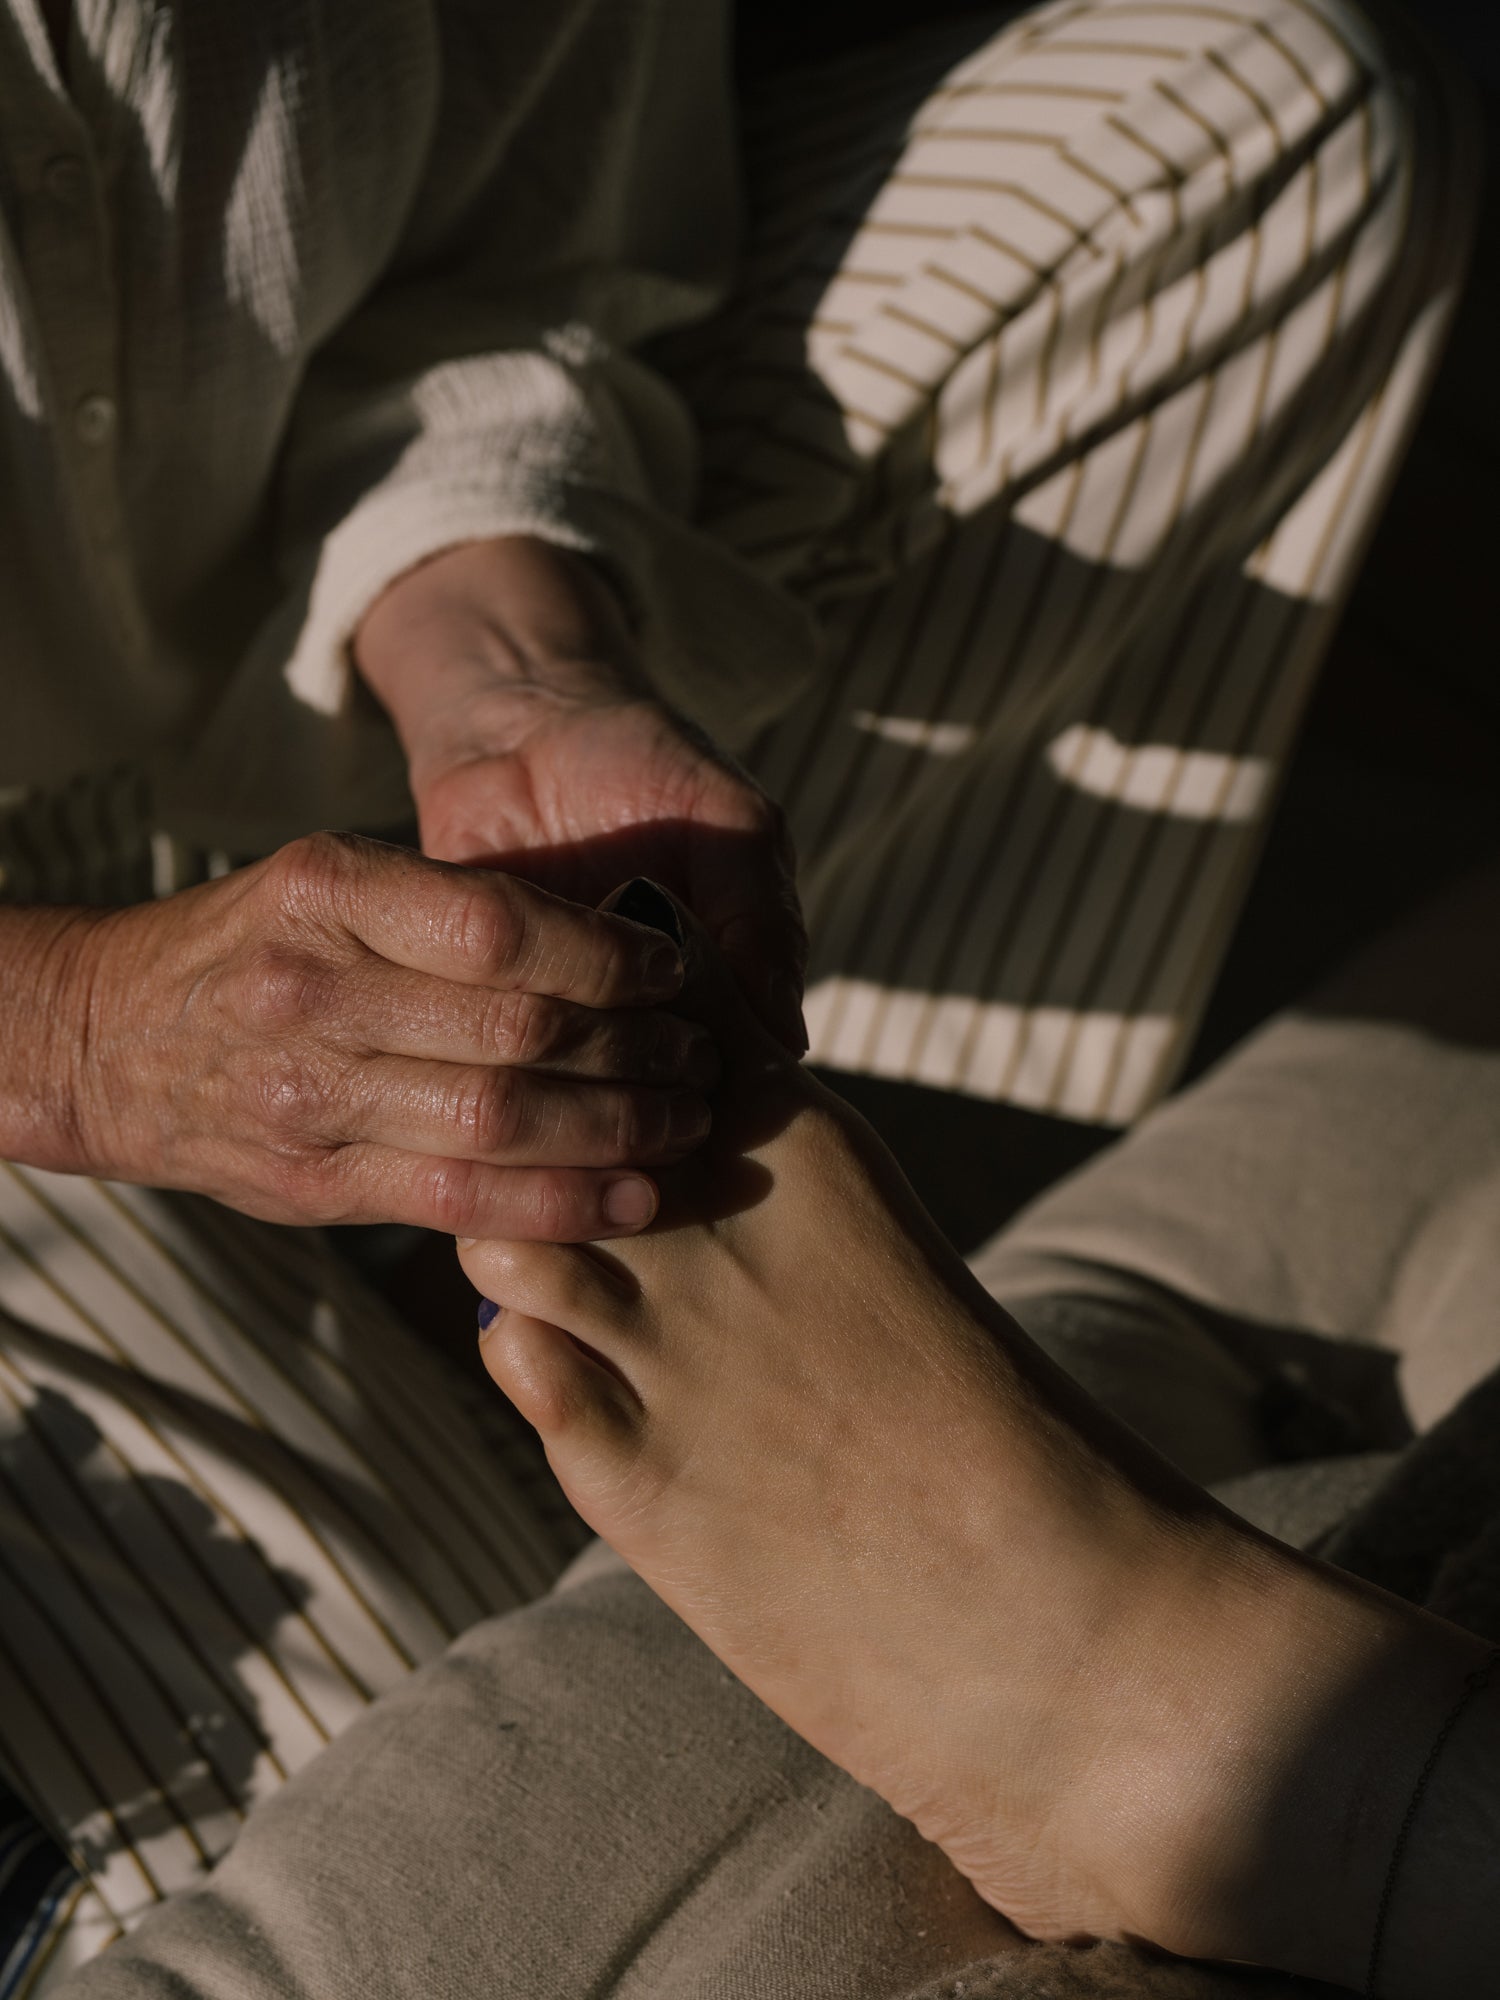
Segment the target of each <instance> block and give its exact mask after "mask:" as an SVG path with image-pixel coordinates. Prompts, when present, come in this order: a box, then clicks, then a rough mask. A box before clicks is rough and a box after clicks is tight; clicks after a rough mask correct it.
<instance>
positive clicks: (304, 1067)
mask: <svg viewBox="0 0 1500 2000" xmlns="http://www.w3.org/2000/svg"><path fill="white" fill-rule="evenodd" d="M249 1089H250V1099H251V1103H252V1106H253V1108H254V1112H255V1115H256V1117H257V1119H258V1121H259V1124H260V1127H261V1129H262V1130H263V1131H265V1132H268V1133H270V1134H272V1135H273V1136H274V1137H279V1138H281V1139H284V1140H288V1141H292V1140H308V1139H311V1138H314V1137H315V1136H316V1135H318V1134H319V1133H320V1132H321V1131H322V1130H323V1128H324V1126H325V1125H326V1123H327V1114H328V1109H329V1095H330V1093H329V1087H328V1079H327V1078H326V1077H325V1076H323V1075H322V1074H320V1073H319V1071H318V1070H317V1069H316V1068H315V1067H314V1066H313V1065H312V1064H310V1063H306V1062H301V1061H299V1060H298V1059H297V1058H296V1057H294V1056H290V1055H283V1056H280V1057H278V1058H274V1059H273V1060H271V1061H269V1062H263V1063H257V1064H255V1065H253V1066H252V1070H251V1075H250V1079H249Z"/></svg>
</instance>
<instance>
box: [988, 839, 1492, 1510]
mask: <svg viewBox="0 0 1500 2000" xmlns="http://www.w3.org/2000/svg"><path fill="white" fill-rule="evenodd" d="M1497 918H1500V870H1491V871H1489V872H1487V873H1486V874H1484V875H1482V876H1480V877H1477V878H1475V879H1473V880H1471V881H1469V882H1467V883H1465V884H1462V885H1461V886H1460V887H1458V888H1457V889H1455V890H1454V891H1453V892H1452V893H1451V894H1450V895H1448V896H1447V897H1446V898H1444V899H1443V900H1442V901H1441V902H1440V903H1438V904H1437V905H1435V906H1434V907H1433V908H1432V909H1430V910H1428V911H1425V912H1423V913H1422V914H1421V915H1420V916H1418V917H1417V918H1416V919H1415V920H1414V921H1412V922H1411V923H1409V924H1407V925H1405V926H1403V927H1402V928H1401V929H1399V930H1398V931H1396V932H1395V933H1394V934H1393V935H1392V936H1390V937H1389V938H1387V939H1386V940H1384V941H1383V942H1381V943H1379V944H1377V945H1376V946H1374V947H1373V948H1372V949H1371V950H1370V951H1369V952H1367V953H1366V954H1364V955H1363V956H1362V957H1361V958H1360V959H1359V960H1357V961H1356V962H1355V963H1354V964H1353V965H1351V966H1350V967H1349V968H1348V969H1347V971H1345V972H1344V973H1342V974H1340V975H1339V976H1338V977H1337V978H1335V979H1334V980H1333V981H1332V982H1331V983H1330V984H1329V985H1328V986H1327V987H1325V988H1324V989H1323V990H1322V991H1320V992H1318V993H1316V994H1314V995H1313V996H1311V998H1310V999H1309V1000H1308V1002H1307V1003H1306V1004H1305V1005H1304V1006H1303V1007H1301V1008H1299V1009H1297V1010H1296V1011H1294V1012H1292V1013H1290V1014H1287V1015H1284V1016H1282V1017H1281V1018H1279V1019H1278V1020H1275V1021H1273V1022H1271V1023H1270V1024H1269V1025H1268V1026H1267V1027H1266V1028H1264V1029H1262V1030H1261V1031H1260V1032H1259V1033H1258V1034H1256V1035H1255V1036H1253V1037H1252V1038H1251V1039H1250V1041H1249V1042H1248V1043H1246V1044H1245V1045H1244V1046H1243V1047H1242V1048H1241V1049H1239V1050H1237V1051H1236V1052H1235V1053H1234V1054H1233V1055H1231V1056H1230V1057H1229V1058H1228V1059H1227V1060H1226V1061H1225V1062H1224V1063H1222V1064H1221V1065H1220V1066H1219V1068H1218V1069H1217V1070H1216V1071H1215V1072H1214V1073H1213V1074H1212V1075H1210V1076H1209V1077H1207V1078H1206V1079H1205V1080H1204V1081H1203V1082H1201V1083H1200V1084H1198V1085H1197V1086H1196V1087H1195V1088H1194V1089H1192V1090H1190V1091H1188V1092H1186V1093H1185V1094H1184V1095H1183V1096H1181V1097H1180V1098H1177V1099H1174V1100H1172V1101H1171V1102H1169V1103H1168V1104H1167V1105H1165V1106H1163V1107H1162V1108H1161V1109H1160V1110H1159V1111H1157V1112H1156V1113H1154V1114H1153V1115H1152V1116H1151V1117H1150V1118H1148V1119H1147V1120H1146V1121H1145V1122H1144V1124H1143V1125H1141V1126H1140V1128H1139V1129H1138V1130H1136V1131H1135V1132H1133V1133H1131V1134H1130V1135H1129V1136H1128V1137H1127V1138H1125V1139H1124V1140H1122V1141H1121V1142H1120V1144H1119V1145H1118V1146H1116V1147H1114V1148H1113V1149H1112V1150H1111V1151H1110V1152H1109V1153H1107V1154H1105V1155H1103V1156H1101V1157H1100V1158H1099V1159H1098V1160H1097V1161H1095V1162H1093V1163H1092V1164H1091V1165H1090V1166H1089V1167H1087V1168H1086V1169H1085V1170H1084V1171H1083V1172H1082V1173H1080V1174H1078V1175H1075V1176H1074V1177H1073V1178H1072V1179H1071V1180H1070V1181H1068V1182H1066V1183H1064V1184H1062V1185H1061V1186H1059V1187H1058V1188H1056V1189H1054V1190H1052V1191H1051V1192H1049V1193H1048V1194H1046V1195H1044V1196H1043V1197H1042V1198H1041V1200H1040V1201H1038V1202H1037V1203H1035V1204H1034V1205H1033V1207H1032V1208H1031V1209H1030V1210H1029V1211H1027V1212H1026V1213H1025V1214H1023V1215H1021V1216H1020V1217H1018V1218H1017V1220H1016V1221H1015V1222H1014V1223H1013V1224H1012V1225H1011V1226H1010V1227H1009V1228H1007V1229H1006V1230H1004V1231H1002V1233H1001V1234H1000V1236H999V1237H997V1238H996V1240H995V1241H994V1243H992V1244H991V1245H990V1246H989V1247H988V1248H987V1249H986V1250H985V1251H983V1252H982V1253H981V1254H980V1256H979V1257H978V1258H977V1259H976V1263H975V1268H976V1271H977V1273H978V1275H979V1277H980V1279H981V1281H982V1282H983V1283H984V1284H985V1285H986V1286H987V1287H988V1289H989V1290H990V1291H991V1292H993V1293H994V1294H995V1296H996V1297H998V1298H1000V1299H1001V1300H1003V1301H1004V1303H1005V1304H1006V1305H1007V1306H1008V1307H1010V1308H1011V1309H1012V1310H1013V1311H1014V1312H1015V1313H1016V1314H1017V1316H1018V1317H1019V1318H1020V1319H1021V1320H1022V1322H1023V1323H1024V1324H1028V1325H1029V1326H1031V1327H1033V1328H1034V1330H1035V1331H1036V1332H1037V1334H1038V1335H1039V1336H1040V1337H1042V1338H1043V1339H1044V1341H1047V1333H1046V1331H1045V1329H1044V1326H1043V1324H1042V1322H1043V1321H1044V1320H1046V1319H1048V1317H1049V1315H1050V1319H1051V1324H1052V1325H1053V1326H1054V1327H1055V1328H1056V1329H1057V1336H1056V1338H1055V1339H1053V1340H1051V1341H1048V1342H1047V1344H1049V1345H1050V1347H1051V1350H1052V1352H1053V1353H1054V1354H1055V1355H1056V1357H1057V1358H1058V1359H1059V1360H1060V1361H1061V1362H1062V1364H1063V1365H1064V1366H1065V1367H1069V1368H1070V1369H1071V1370H1072V1371H1073V1372H1075V1373H1076V1374H1078V1375H1079V1377H1080V1379H1081V1380H1083V1381H1084V1383H1085V1386H1086V1387H1088V1388H1089V1389H1090V1390H1091V1391H1092V1392H1093V1393H1096V1394H1098V1395H1100V1396H1101V1397H1102V1398H1103V1399H1104V1400H1105V1401H1106V1402H1109V1403H1111V1405H1112V1407H1115V1408H1116V1409H1117V1410H1118V1412H1119V1414H1121V1415H1123V1416H1126V1417H1127V1418H1128V1419H1129V1421H1130V1422H1131V1423H1133V1424H1134V1425H1135V1426H1136V1428H1137V1429H1140V1430H1143V1431H1144V1432H1145V1434H1146V1435H1147V1436H1149V1437H1151V1438H1152V1440H1153V1442H1155V1443H1156V1444H1158V1445H1159V1447H1160V1448H1161V1449H1162V1450H1164V1451H1166V1452H1167V1453H1168V1455H1169V1456H1172V1457H1174V1458H1176V1459H1178V1460H1179V1462H1182V1463H1185V1464H1187V1465H1188V1466H1189V1467H1190V1469H1191V1470H1193V1472H1194V1473H1195V1475H1196V1476H1199V1477H1201V1478H1205V1479H1210V1480H1212V1479H1218V1478H1225V1477H1228V1476H1230V1475H1232V1474H1233V1473H1236V1472H1240V1471H1243V1470H1246V1469H1247V1466H1248V1464H1249V1463H1250V1462H1253V1459H1254V1456H1255V1452H1256V1444H1255V1424H1256V1417H1255V1405H1256V1402H1257V1399H1258V1396H1259V1393H1260V1389H1261V1385H1262V1384H1263V1382H1264V1380H1265V1379H1266V1374H1267V1370H1268V1368H1272V1367H1274V1366H1275V1365H1276V1364H1277V1363H1278V1362H1283V1361H1290V1362H1294V1363H1297V1364H1300V1365H1302V1366H1303V1367H1304V1368H1306V1369H1308V1370H1310V1371H1311V1372H1312V1374H1313V1375H1314V1377H1315V1378H1318V1379H1320V1380H1321V1382H1322V1385H1323V1386H1324V1387H1325V1388H1326V1389H1327V1390H1328V1392H1329V1393H1330V1394H1331V1395H1333V1396H1334V1397H1335V1398H1336V1399H1338V1400H1340V1401H1342V1402H1344V1403H1345V1404H1352V1405H1353V1406H1354V1407H1355V1408H1356V1410H1358V1411H1360V1412H1361V1413H1362V1414H1363V1417H1364V1420H1365V1421H1366V1423H1367V1424H1368V1425H1369V1427H1370V1428H1369V1429H1368V1431H1367V1434H1366V1435H1365V1438H1364V1442H1366V1443H1367V1444H1369V1445H1371V1446H1379V1445H1386V1444H1390V1443H1393V1442H1398V1441H1399V1439H1398V1437H1396V1436H1393V1435H1392V1434H1391V1432H1390V1431H1389V1428H1388V1427H1382V1425H1381V1422H1380V1418H1379V1409H1378V1403H1379V1397H1380V1390H1381V1383H1382V1381H1383V1379H1384V1377H1385V1376H1386V1374H1387V1372H1388V1370H1389V1368H1390V1366H1391V1361H1392V1358H1394V1360H1395V1362H1396V1364H1397V1365H1398V1366H1399V1374H1400V1388H1401V1391H1402V1394H1403V1396H1404V1399H1405V1404H1406V1407H1407V1409H1408V1411H1409V1413H1410V1417H1411V1419H1412V1421H1413V1422H1414V1423H1415V1425H1416V1426H1417V1427H1418V1428H1420V1429H1425V1428H1427V1427H1428V1426H1430V1425H1431V1424H1432V1423H1433V1422H1434V1421H1436V1419H1437V1418H1439V1417H1440V1416H1442V1415H1443V1414H1444V1413H1445V1412H1446V1411H1447V1410H1449V1409H1451V1408H1452V1407H1453V1405H1454V1404H1455V1403H1456V1402H1457V1401H1458V1400H1459V1398H1460V1397H1461V1396H1462V1395H1463V1394H1464V1393H1465V1392H1466V1391H1467V1390H1468V1389H1470V1388H1471V1387H1473V1385H1474V1384H1475V1383H1476V1382H1478V1381H1479V1380H1480V1379H1481V1378H1482V1377H1483V1376H1484V1375H1486V1374H1488V1372H1489V1371H1490V1370H1491V1369H1492V1368H1493V1367H1494V1366H1495V1365H1496V1363H1497V1361H1500V1328H1497V1325H1496V1321H1495V1316H1494V1312H1493V1308H1492V1302H1493V1298H1494V1295H1495V1288H1496V1285H1497V1283H1500V1227H1497V1226H1496V1224H1497V1218H1500V949H1497V947H1496V943H1495V940H1496V938H1497V936H1500V922H1497ZM1205 1191H1208V1193H1209V1195H1210V1198H1207V1199H1206V1198H1205ZM1059 1298H1070V1299H1073V1300H1077V1301H1080V1302H1087V1301H1089V1300H1094V1301H1099V1302H1103V1303H1104V1304H1105V1305H1106V1307H1107V1315H1106V1316H1107V1317H1110V1318H1111V1321H1112V1322H1113V1319H1114V1318H1115V1317H1117V1309H1118V1308H1119V1307H1120V1306H1121V1305H1122V1304H1123V1307H1124V1309H1125V1311H1126V1314H1127V1318H1126V1321H1125V1322H1124V1324H1125V1327H1126V1328H1127V1329H1128V1328H1131V1327H1134V1329H1135V1330H1136V1334H1137V1336H1138V1337H1137V1338H1134V1339H1132V1336H1131V1333H1130V1332H1129V1331H1124V1332H1120V1333H1118V1334H1116V1333H1114V1332H1112V1333H1111V1336H1110V1344H1108V1345H1104V1346H1101V1345H1100V1344H1099V1343H1092V1344H1091V1343H1089V1341H1088V1340H1087V1337H1086V1335H1085V1336H1084V1337H1083V1338H1081V1339H1077V1340H1075V1339H1071V1338H1070V1336H1069V1333H1068V1330H1067V1326H1066V1324H1065V1322H1064V1319H1063V1318H1061V1317H1059V1316H1058V1315H1057V1313H1056V1311H1055V1308H1054V1307H1052V1306H1051V1305H1049V1304H1048V1303H1047V1302H1048V1301H1053V1300H1057V1299H1059ZM1088 1317H1089V1316H1088V1315H1087V1314H1083V1315H1082V1320H1083V1321H1086V1320H1087V1319H1088ZM1308 1336H1312V1337H1313V1338H1311V1339H1309V1338H1308ZM1121 1398H1125V1399H1128V1400H1126V1401H1123V1402H1122V1401H1121Z"/></svg>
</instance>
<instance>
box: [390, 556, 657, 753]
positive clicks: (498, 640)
mask: <svg viewBox="0 0 1500 2000" xmlns="http://www.w3.org/2000/svg"><path fill="white" fill-rule="evenodd" d="M353 652H354V659H355V664H356V666H357V667H358V669H359V672H360V674H361V676H362V677H363V679H364V680H365V682H366V683H367V685H368V686H369V687H370V688H371V690H372V691H373V692H374V694H375V696H376V698H377V699H378V700H379V701H380V702H381V704H382V706H383V707H384V708H385V709H386V711H387V713H388V714H389V715H390V717H391V720H392V722H393V723H394V725H395V728H396V732H397V734H398V736H399V737H400V739H401V743H402V747H403V748H404V749H405V751H406V754H407V758H408V761H409V763H410V764H411V766H412V772H413V782H414V785H415V784H416V783H417V782H419V780H420V775H421V773H422V772H423V771H424V770H428V769H440V768H444V767H445V766H447V765H449V764H451V763H453V762H455V761H461V760H464V759H468V758H473V757H479V756H496V755H503V754H504V753H506V752H507V751H510V750H514V749H515V748H516V747H517V746H518V745H519V744H520V743H522V742H524V740H525V739H526V737H527V736H528V735H530V733H531V732H532V730H533V729H534V728H535V727H536V726H537V725H538V723H539V722H540V721H541V720H543V719H544V718H545V717H546V716H547V715H549V714H551V713H555V712H556V710H557V708H558V707H559V706H561V707H574V706H599V705H612V704H614V703H616V702H626V701H634V700H639V699H642V698H643V697H649V694H650V689H649V685H648V683H647V680H646V676H645V674H644V672H643V670H642V668H641V666H640V662H639V660H638V658H637V655H636V650H635V646H634V642H633V640H632V637H631V634H630V630H629V626H628V624H627V622H626V618H625V614H624V610H623V607H622V605H621V603H620V600H619V598H618V597H617V596H616V594H615V592H614V590H613V589H612V588H611V586H610V585H609V584H608V583H607V582H606V581H605V579H604V577H603V575H602V574H601V572H600V571H599V569H598V568H597V566H596V565H595V564H593V563H592V562H591V561H589V560H588V558H586V557H584V556H582V555H579V554H577V553H576V552H575V551H573V550H570V549H564V548H558V547H554V546H553V545H551V544H549V543H545V542H541V541H538V540H537V539H535V538H534V537H531V536H520V535H517V536H503V537H499V538H497V539H496V540H493V541H488V542H472V543H466V544H463V545H462V546H460V547H458V548H453V549H447V550H444V551H443V552H442V553H441V554H439V555H437V556H434V557H432V558H431V559H430V560H429V561H427V562H425V563H421V564H419V565H417V566H416V567H415V568H414V569H412V570H409V571H407V572H406V574H405V575H403V576H401V577H398V578H397V579H396V580H395V582H394V583H392V584H391V585H389V586H388V588H387V589H386V590H385V591H384V592H383V593H382V595H381V596H380V597H379V598H378V599H377V600H376V602H375V603H374V604H373V605H372V606H371V607H370V609H369V611H368V612H367V613H366V614H365V616H364V618H363V619H362V620H361V622H360V625H359V627H358V629H357V631H356V633H355V635H354V642H353Z"/></svg>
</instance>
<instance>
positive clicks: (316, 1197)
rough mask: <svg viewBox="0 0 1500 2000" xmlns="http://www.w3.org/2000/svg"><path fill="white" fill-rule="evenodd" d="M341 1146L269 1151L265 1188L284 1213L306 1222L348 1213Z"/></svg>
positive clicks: (342, 1217)
mask: <svg viewBox="0 0 1500 2000" xmlns="http://www.w3.org/2000/svg"><path fill="white" fill-rule="evenodd" d="M344 1163H345V1154H344V1150H343V1148H342V1147H336V1146H335V1147H321V1146H320V1147H303V1146H286V1147H283V1148H281V1149H279V1150H273V1151H271V1152H268V1153H267V1154H266V1156H265V1160H264V1167H263V1175H264V1180H265V1183H266V1188H267V1191H268V1192H269V1193H270V1194H271V1195H272V1196H273V1197H274V1198H275V1200H276V1202H277V1204H278V1206H279V1207H280V1208H281V1209H282V1211H283V1212H284V1213H287V1214H290V1215H294V1216H296V1217H297V1218H298V1220H299V1221H301V1222H303V1223H309V1224H318V1223H330V1222H342V1221H344V1220H346V1219H347V1218H348V1216H349V1214H350V1206H349V1189H348V1186H347V1176H346V1175H345V1173H344V1171H343V1169H344Z"/></svg>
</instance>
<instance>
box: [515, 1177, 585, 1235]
mask: <svg viewBox="0 0 1500 2000" xmlns="http://www.w3.org/2000/svg"><path fill="white" fill-rule="evenodd" d="M527 1179H528V1182H529V1183H530V1185H529V1187H528V1189H527V1196H528V1199H527V1208H528V1210H529V1214H528V1216H527V1233H528V1235H530V1236H531V1237H533V1238H534V1239H535V1240H536V1241H538V1242H541V1243H566V1242H568V1241H570V1240H571V1239H573V1238H575V1237H577V1236H578V1235H580V1234H581V1233H582V1230H583V1223H582V1218H581V1216H580V1214H579V1209H580V1203H579V1200H578V1191H577V1189H576V1188H575V1187H574V1186H573V1184H572V1183H571V1182H569V1181H568V1180H567V1179H565V1178H564V1177H563V1176H562V1175H560V1174H530V1175H528V1176H527Z"/></svg>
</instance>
